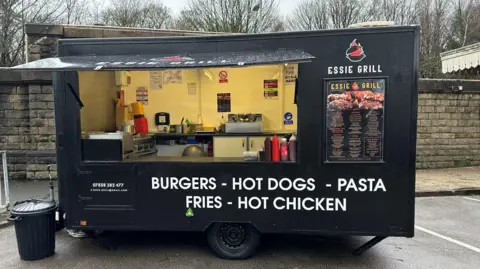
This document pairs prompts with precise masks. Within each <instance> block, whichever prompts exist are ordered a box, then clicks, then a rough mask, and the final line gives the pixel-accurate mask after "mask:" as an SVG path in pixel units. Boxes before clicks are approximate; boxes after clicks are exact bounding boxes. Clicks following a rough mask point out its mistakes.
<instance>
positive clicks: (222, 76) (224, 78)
mask: <svg viewBox="0 0 480 269" xmlns="http://www.w3.org/2000/svg"><path fill="white" fill-rule="evenodd" d="M218 83H228V73H227V71H220V72H219V73H218Z"/></svg>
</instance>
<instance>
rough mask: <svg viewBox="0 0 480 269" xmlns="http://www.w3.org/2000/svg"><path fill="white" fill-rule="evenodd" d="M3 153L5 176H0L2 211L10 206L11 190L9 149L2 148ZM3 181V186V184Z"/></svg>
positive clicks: (1, 152)
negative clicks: (9, 185) (9, 183)
mask: <svg viewBox="0 0 480 269" xmlns="http://www.w3.org/2000/svg"><path fill="white" fill-rule="evenodd" d="M0 154H2V170H3V177H2V178H0V213H2V212H4V211H6V210H7V209H8V207H9V206H10V192H9V187H8V164H7V151H6V150H0ZM2 181H3V186H2Z"/></svg>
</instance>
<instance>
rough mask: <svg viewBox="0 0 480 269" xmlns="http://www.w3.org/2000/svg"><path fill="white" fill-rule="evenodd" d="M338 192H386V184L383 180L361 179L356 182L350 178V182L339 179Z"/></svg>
mask: <svg viewBox="0 0 480 269" xmlns="http://www.w3.org/2000/svg"><path fill="white" fill-rule="evenodd" d="M337 188H338V189H337V190H338V191H355V192H377V191H383V192H386V191H387V189H386V188H385V184H383V180H382V179H381V178H378V179H376V178H360V179H358V180H355V179H354V178H350V179H349V180H347V179H345V178H339V179H338V186H337Z"/></svg>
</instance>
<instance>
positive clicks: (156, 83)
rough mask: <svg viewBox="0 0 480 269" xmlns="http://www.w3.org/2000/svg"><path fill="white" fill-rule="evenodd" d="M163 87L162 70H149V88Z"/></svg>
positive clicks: (158, 88) (157, 88)
mask: <svg viewBox="0 0 480 269" xmlns="http://www.w3.org/2000/svg"><path fill="white" fill-rule="evenodd" d="M162 88H163V71H150V90H161V89H162Z"/></svg>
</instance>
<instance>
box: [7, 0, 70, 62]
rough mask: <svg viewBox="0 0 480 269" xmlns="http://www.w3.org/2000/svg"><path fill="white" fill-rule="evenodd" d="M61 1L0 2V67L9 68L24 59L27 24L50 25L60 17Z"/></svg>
mask: <svg viewBox="0 0 480 269" xmlns="http://www.w3.org/2000/svg"><path fill="white" fill-rule="evenodd" d="M60 7H61V0H58V1H53V0H1V1H0V21H1V22H0V35H1V38H0V66H11V65H14V64H17V63H19V62H21V61H22V60H23V59H25V50H24V47H25V32H24V27H23V25H24V24H25V23H27V22H37V23H51V22H55V21H57V20H58V18H59V17H60V16H61V9H60Z"/></svg>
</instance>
